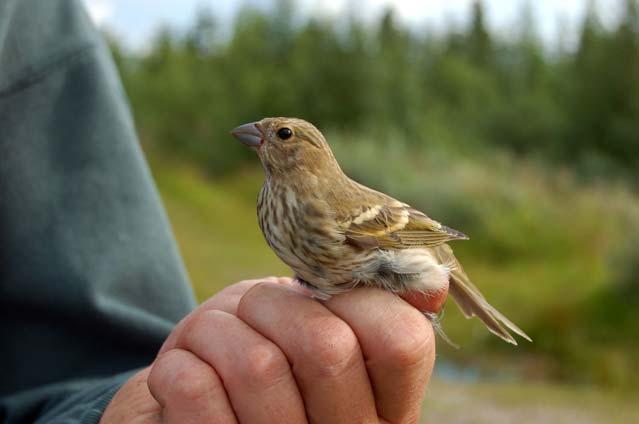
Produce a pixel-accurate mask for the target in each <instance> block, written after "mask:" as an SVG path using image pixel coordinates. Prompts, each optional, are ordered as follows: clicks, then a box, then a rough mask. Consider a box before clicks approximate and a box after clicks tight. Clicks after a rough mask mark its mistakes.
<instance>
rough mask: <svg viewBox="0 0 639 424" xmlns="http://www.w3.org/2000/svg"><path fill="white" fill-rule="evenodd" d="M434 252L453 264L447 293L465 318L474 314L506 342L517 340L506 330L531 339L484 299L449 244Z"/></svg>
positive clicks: (444, 260)
mask: <svg viewBox="0 0 639 424" xmlns="http://www.w3.org/2000/svg"><path fill="white" fill-rule="evenodd" d="M435 252H436V254H437V257H438V259H439V261H440V262H441V263H446V264H453V266H452V267H451V268H452V271H451V275H450V285H449V293H450V294H451V295H452V296H453V299H455V301H456V302H457V305H458V306H459V309H460V310H461V311H462V313H463V314H464V316H465V317H466V318H471V317H474V316H476V317H477V318H479V319H480V320H481V321H482V322H483V323H484V324H485V325H486V327H488V330H490V332H491V333H493V334H495V335H496V336H498V337H500V338H501V339H503V340H504V341H506V342H508V343H512V344H514V345H517V341H516V340H515V339H514V338H513V336H512V335H511V334H510V333H509V331H508V330H510V331H512V332H514V333H516V334H518V335H520V336H521V337H523V338H524V339H526V340H528V341H532V340H531V339H530V337H528V335H527V334H526V333H524V332H523V330H522V329H520V328H519V327H518V326H516V325H515V324H514V323H513V322H512V321H510V320H509V319H508V318H506V317H505V316H504V315H503V314H502V313H501V312H499V311H498V310H497V309H495V308H494V307H493V306H492V305H490V304H489V303H488V302H487V301H486V299H485V298H484V296H483V295H482V294H481V293H480V292H479V289H477V287H475V285H474V284H473V283H472V282H471V281H470V279H469V278H468V276H467V275H466V273H465V272H464V269H463V268H462V266H461V264H460V263H459V261H457V258H455V255H454V254H453V250H452V249H451V248H450V246H448V245H446V244H443V245H440V246H438V247H437V248H436V249H435ZM504 327H506V328H504Z"/></svg>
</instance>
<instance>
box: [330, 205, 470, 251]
mask: <svg viewBox="0 0 639 424" xmlns="http://www.w3.org/2000/svg"><path fill="white" fill-rule="evenodd" d="M384 197H385V196H384ZM384 197H381V196H380V198H379V199H375V200H386V202H384V203H382V202H380V203H377V204H371V205H369V206H362V207H360V208H359V209H358V210H355V211H352V212H351V214H350V215H349V216H347V217H344V219H343V220H342V221H341V222H340V223H341V226H342V228H343V231H344V235H345V236H346V240H347V241H348V242H350V243H351V244H354V245H356V246H359V247H360V248H364V249H370V248H375V247H382V248H394V249H407V248H411V247H435V246H439V245H440V244H443V243H446V242H447V241H450V240H466V239H468V237H467V236H466V235H464V234H462V233H460V232H459V231H456V230H453V229H452V228H448V227H446V226H444V225H442V224H440V223H439V222H437V221H435V220H433V219H430V218H429V217H427V216H426V215H425V214H423V213H422V212H420V211H418V210H416V209H413V208H411V207H410V206H408V205H406V204H404V203H401V202H398V201H397V200H394V199H392V198H384Z"/></svg>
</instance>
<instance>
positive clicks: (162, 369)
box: [148, 349, 217, 401]
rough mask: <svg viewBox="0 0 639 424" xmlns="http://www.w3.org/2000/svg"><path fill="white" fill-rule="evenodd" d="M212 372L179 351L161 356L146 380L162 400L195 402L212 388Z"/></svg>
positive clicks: (213, 382)
mask: <svg viewBox="0 0 639 424" xmlns="http://www.w3.org/2000/svg"><path fill="white" fill-rule="evenodd" d="M216 380H217V379H216V376H215V375H214V374H213V370H212V369H210V368H209V367H208V366H206V364H204V363H201V362H200V361H199V360H198V359H196V358H195V356H194V355H192V354H190V353H189V352H187V351H185V350H181V349H172V350H169V351H167V352H165V353H163V354H162V355H161V356H160V357H159V358H158V359H157V360H156V361H155V363H154V364H153V367H152V369H151V373H150V375H149V379H148V385H149V389H150V390H151V392H152V393H163V394H164V395H166V396H163V397H164V398H166V399H176V398H179V399H184V400H189V401H193V400H197V399H199V398H200V397H202V396H204V395H206V394H207V393H210V392H211V390H212V389H213V388H214V387H215V386H216Z"/></svg>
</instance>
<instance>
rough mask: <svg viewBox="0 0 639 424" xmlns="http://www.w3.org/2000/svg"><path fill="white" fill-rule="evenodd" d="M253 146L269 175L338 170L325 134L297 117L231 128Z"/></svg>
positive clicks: (271, 119)
mask: <svg viewBox="0 0 639 424" xmlns="http://www.w3.org/2000/svg"><path fill="white" fill-rule="evenodd" d="M231 134H232V135H233V136H235V138H237V139H238V140H239V141H241V142H242V143H244V144H246V145H247V146H249V147H251V148H252V149H254V150H255V151H256V152H257V154H258V156H259V157H260V160H261V161H262V165H263V166H264V169H265V171H266V173H267V175H269V176H277V175H284V176H286V175H290V174H291V173H294V172H300V171H301V172H312V173H318V172H323V171H328V170H332V169H334V168H335V169H339V165H337V161H336V160H335V157H334V156H333V153H332V152H331V149H330V147H329V146H328V144H327V143H326V139H325V138H324V136H323V135H322V133H321V132H320V131H319V130H318V129H317V128H315V126H314V125H313V124H311V123H310V122H306V121H304V120H303V119H298V118H264V119H262V120H261V121H258V122H251V123H248V124H244V125H240V126H239V127H237V128H235V129H234V130H233V131H231Z"/></svg>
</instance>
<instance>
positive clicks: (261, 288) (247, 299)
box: [237, 281, 281, 318]
mask: <svg viewBox="0 0 639 424" xmlns="http://www.w3.org/2000/svg"><path fill="white" fill-rule="evenodd" d="M279 289H281V287H280V286H279V285H278V284H276V283H270V282H266V281H261V282H259V283H257V284H255V285H254V286H253V287H251V288H250V289H248V290H247V291H246V293H244V295H243V296H242V298H241V299H240V302H239V304H238V305H237V316H238V317H240V318H241V317H246V316H247V315H248V311H250V309H251V307H252V305H254V304H255V303H254V302H258V301H259V300H257V299H259V298H260V297H262V296H264V295H265V293H268V292H270V291H271V290H279Z"/></svg>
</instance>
